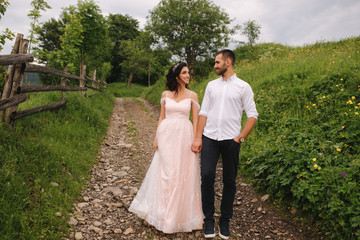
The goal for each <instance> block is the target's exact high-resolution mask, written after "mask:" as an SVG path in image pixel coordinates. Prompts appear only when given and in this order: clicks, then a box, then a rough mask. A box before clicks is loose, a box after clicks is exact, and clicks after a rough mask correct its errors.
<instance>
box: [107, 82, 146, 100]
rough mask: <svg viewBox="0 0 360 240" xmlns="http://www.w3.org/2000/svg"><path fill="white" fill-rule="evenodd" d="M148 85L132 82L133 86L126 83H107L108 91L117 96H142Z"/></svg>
mask: <svg viewBox="0 0 360 240" xmlns="http://www.w3.org/2000/svg"><path fill="white" fill-rule="evenodd" d="M145 88H146V87H144V86H142V85H139V84H135V83H134V84H132V85H131V87H127V86H126V83H111V84H108V85H107V90H106V91H107V92H109V93H111V94H112V95H114V96H115V97H118V98H120V97H135V98H137V97H140V96H141V94H142V93H143V91H144V90H145Z"/></svg>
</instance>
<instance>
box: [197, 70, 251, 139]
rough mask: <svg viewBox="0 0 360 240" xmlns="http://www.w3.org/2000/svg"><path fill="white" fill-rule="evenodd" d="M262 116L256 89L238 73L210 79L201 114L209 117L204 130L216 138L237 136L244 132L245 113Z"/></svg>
mask: <svg viewBox="0 0 360 240" xmlns="http://www.w3.org/2000/svg"><path fill="white" fill-rule="evenodd" d="M243 111H245V113H246V116H247V117H248V118H250V117H253V118H256V119H257V117H258V112H257V110H256V106H255V102H254V93H253V91H252V89H251V87H250V85H249V84H248V83H246V82H245V81H243V80H241V79H239V78H238V77H236V74H234V75H233V76H231V77H230V78H228V79H227V80H226V81H225V80H223V78H222V77H220V78H218V79H216V80H213V81H211V82H209V83H208V85H207V86H206V90H205V95H204V98H203V101H202V105H201V110H200V113H199V115H203V116H205V117H207V120H206V125H205V128H204V132H203V134H204V135H205V136H206V137H208V138H211V139H213V140H218V141H221V140H227V139H233V138H235V137H238V136H239V135H240V131H241V117H242V113H243Z"/></svg>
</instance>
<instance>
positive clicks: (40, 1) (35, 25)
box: [27, 0, 51, 53]
mask: <svg viewBox="0 0 360 240" xmlns="http://www.w3.org/2000/svg"><path fill="white" fill-rule="evenodd" d="M31 6H32V7H33V8H32V9H31V10H30V12H29V13H28V15H27V16H28V17H29V18H30V20H32V22H30V39H29V48H28V52H29V53H30V52H31V47H32V44H35V43H37V39H36V38H35V33H36V32H38V31H39V30H38V29H39V27H40V26H39V18H40V17H41V14H40V11H46V10H47V9H51V7H50V6H49V5H48V4H47V2H46V1H44V0H32V1H31Z"/></svg>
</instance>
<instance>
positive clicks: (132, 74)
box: [127, 72, 134, 87]
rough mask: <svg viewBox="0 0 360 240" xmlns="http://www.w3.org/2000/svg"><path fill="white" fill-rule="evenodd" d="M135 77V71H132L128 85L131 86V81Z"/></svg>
mask: <svg viewBox="0 0 360 240" xmlns="http://www.w3.org/2000/svg"><path fill="white" fill-rule="evenodd" d="M133 77H134V73H133V72H131V73H130V76H129V79H128V83H127V87H130V84H131V81H132V80H133Z"/></svg>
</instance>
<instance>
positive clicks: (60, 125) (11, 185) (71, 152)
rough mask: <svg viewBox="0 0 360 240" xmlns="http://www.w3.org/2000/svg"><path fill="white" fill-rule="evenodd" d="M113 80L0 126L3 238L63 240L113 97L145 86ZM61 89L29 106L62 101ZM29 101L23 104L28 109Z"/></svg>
mask: <svg viewBox="0 0 360 240" xmlns="http://www.w3.org/2000/svg"><path fill="white" fill-rule="evenodd" d="M134 87H135V88H126V85H125V84H110V85H108V89H107V90H106V91H105V92H102V93H97V92H91V91H90V92H89V91H88V92H87V93H88V94H89V93H90V94H92V95H90V96H89V97H83V96H82V95H80V93H73V92H69V93H67V94H66V97H65V99H66V100H67V104H66V107H65V108H62V109H59V110H57V111H51V112H43V113H39V114H36V115H33V116H28V117H25V118H23V119H19V120H17V121H16V128H15V129H9V128H7V127H6V126H4V125H0V216H1V217H0V238H1V239H61V238H62V237H64V236H65V235H66V234H68V232H67V231H68V224H67V221H68V219H69V213H70V212H71V209H72V204H73V203H74V202H75V201H76V199H77V197H78V196H79V194H80V192H81V190H82V189H83V187H84V184H85V183H86V180H87V178H88V177H89V171H90V169H91V167H92V166H93V164H94V163H95V162H96V157H97V155H98V151H99V146H100V144H101V142H102V140H103V138H104V136H105V134H106V131H107V126H108V119H109V116H110V115H111V113H112V109H113V103H114V99H115V98H114V96H115V97H123V96H138V95H139V94H140V92H142V91H143V88H142V87H140V86H134ZM60 98H61V95H60V93H36V94H31V95H30V96H29V101H28V103H27V108H31V107H34V106H40V105H43V104H47V103H53V102H56V101H59V99H60ZM24 108H25V104H22V105H21V106H20V109H24Z"/></svg>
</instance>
